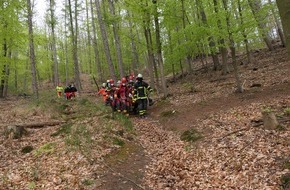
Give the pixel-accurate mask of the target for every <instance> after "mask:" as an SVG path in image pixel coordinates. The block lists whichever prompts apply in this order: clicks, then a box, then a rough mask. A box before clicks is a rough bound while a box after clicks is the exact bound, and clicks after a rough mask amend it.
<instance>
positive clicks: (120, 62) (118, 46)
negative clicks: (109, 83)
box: [109, 0, 125, 77]
mask: <svg viewBox="0 0 290 190" xmlns="http://www.w3.org/2000/svg"><path fill="white" fill-rule="evenodd" d="M109 8H110V12H111V14H112V15H113V17H115V16H116V13H115V7H114V2H113V0H109ZM113 33H114V39H115V45H116V50H117V57H118V65H119V71H120V75H121V77H125V72H124V65H123V58H122V51H121V43H120V37H119V34H118V31H117V24H116V22H115V21H113Z"/></svg>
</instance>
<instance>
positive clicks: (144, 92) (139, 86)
mask: <svg viewBox="0 0 290 190" xmlns="http://www.w3.org/2000/svg"><path fill="white" fill-rule="evenodd" d="M152 91H153V89H152V88H151V87H150V86H149V84H147V83H146V82H144V81H143V76H142V74H138V75H137V78H136V83H135V84H134V99H133V101H135V102H136V103H137V105H138V113H139V116H140V117H141V118H144V117H145V115H146V111H147V103H148V92H152Z"/></svg>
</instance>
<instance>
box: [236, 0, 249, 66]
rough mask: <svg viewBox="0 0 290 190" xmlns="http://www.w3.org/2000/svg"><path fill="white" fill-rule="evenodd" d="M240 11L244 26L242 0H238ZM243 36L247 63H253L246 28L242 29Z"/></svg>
mask: <svg viewBox="0 0 290 190" xmlns="http://www.w3.org/2000/svg"><path fill="white" fill-rule="evenodd" d="M238 11H239V16H240V21H241V25H243V24H244V16H243V10H242V6H241V0H238ZM242 35H243V38H244V43H245V45H246V53H247V62H248V63H251V52H250V48H249V42H248V35H247V34H246V31H245V29H244V28H243V29H242Z"/></svg>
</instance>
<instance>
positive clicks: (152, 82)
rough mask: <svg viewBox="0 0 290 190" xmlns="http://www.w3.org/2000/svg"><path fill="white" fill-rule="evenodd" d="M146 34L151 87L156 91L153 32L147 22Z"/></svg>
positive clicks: (145, 23)
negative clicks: (151, 38) (151, 41)
mask: <svg viewBox="0 0 290 190" xmlns="http://www.w3.org/2000/svg"><path fill="white" fill-rule="evenodd" d="M145 25H147V26H145ZM144 34H145V39H146V44H147V52H148V70H149V77H150V86H151V87H152V88H154V89H155V83H154V74H153V70H154V69H153V64H154V55H153V51H152V44H151V43H150V36H151V32H150V28H149V26H148V23H147V22H144Z"/></svg>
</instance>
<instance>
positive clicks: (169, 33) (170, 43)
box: [167, 30, 176, 82]
mask: <svg viewBox="0 0 290 190" xmlns="http://www.w3.org/2000/svg"><path fill="white" fill-rule="evenodd" d="M167 32H168V39H169V40H168V41H169V51H170V54H173V47H172V39H171V31H170V30H168V31H167ZM174 65H175V63H174V62H172V63H171V68H172V75H173V81H174V82H175V81H176V73H175V66H174Z"/></svg>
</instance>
